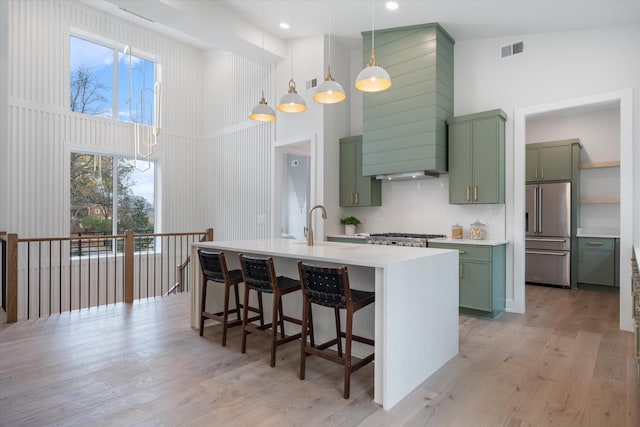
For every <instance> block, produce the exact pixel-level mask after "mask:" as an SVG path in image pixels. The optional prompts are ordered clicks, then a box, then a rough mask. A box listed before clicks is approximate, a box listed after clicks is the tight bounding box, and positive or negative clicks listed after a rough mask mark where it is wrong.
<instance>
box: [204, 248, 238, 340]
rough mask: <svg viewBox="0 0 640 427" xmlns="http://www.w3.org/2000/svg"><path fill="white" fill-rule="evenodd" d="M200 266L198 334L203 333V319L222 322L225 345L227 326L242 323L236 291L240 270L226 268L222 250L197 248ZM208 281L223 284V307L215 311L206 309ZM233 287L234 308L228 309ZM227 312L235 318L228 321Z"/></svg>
mask: <svg viewBox="0 0 640 427" xmlns="http://www.w3.org/2000/svg"><path fill="white" fill-rule="evenodd" d="M198 257H199V259H200V268H201V270H202V294H201V298H202V300H201V309H200V336H202V335H203V333H204V320H205V319H213V320H217V321H218V322H220V323H221V324H222V345H223V346H226V345H227V328H230V327H232V326H239V325H242V316H241V311H240V310H241V308H242V305H240V297H239V293H238V283H240V282H242V271H240V269H237V270H231V271H229V270H228V269H227V262H226V260H225V257H224V253H223V252H216V251H207V250H204V249H200V250H198ZM209 282H214V283H221V284H224V301H223V309H222V311H219V312H217V313H210V312H208V311H206V301H207V287H208V284H209ZM231 288H233V292H234V296H235V303H236V304H235V308H233V309H231V310H229V289H231ZM229 314H235V315H236V320H234V321H231V322H230V321H229Z"/></svg>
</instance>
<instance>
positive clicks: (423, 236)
mask: <svg viewBox="0 0 640 427" xmlns="http://www.w3.org/2000/svg"><path fill="white" fill-rule="evenodd" d="M370 236H371V237H404V238H408V239H436V238H439V237H447V236H445V235H444V234H413V233H372V234H370Z"/></svg>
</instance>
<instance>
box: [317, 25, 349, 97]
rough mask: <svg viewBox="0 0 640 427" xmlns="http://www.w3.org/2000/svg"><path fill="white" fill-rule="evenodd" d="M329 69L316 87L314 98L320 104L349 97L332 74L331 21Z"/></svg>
mask: <svg viewBox="0 0 640 427" xmlns="http://www.w3.org/2000/svg"><path fill="white" fill-rule="evenodd" d="M327 68H328V70H327V77H325V78H324V81H323V82H322V83H320V84H319V85H318V87H317V88H316V93H315V95H313V99H314V101H316V102H319V103H320V104H336V103H338V102H342V101H344V100H345V99H346V98H347V95H346V94H345V93H344V89H342V86H341V85H340V83H338V82H337V81H335V80H334V79H333V76H332V75H331V23H329V65H328V67H327Z"/></svg>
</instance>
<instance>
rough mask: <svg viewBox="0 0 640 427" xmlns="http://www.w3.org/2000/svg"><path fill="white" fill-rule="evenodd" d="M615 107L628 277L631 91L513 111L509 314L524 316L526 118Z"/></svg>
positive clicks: (626, 273) (624, 287) (626, 318)
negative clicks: (569, 110) (618, 112)
mask: <svg viewBox="0 0 640 427" xmlns="http://www.w3.org/2000/svg"><path fill="white" fill-rule="evenodd" d="M616 103H617V104H618V105H619V107H620V277H621V278H627V277H630V276H631V264H630V263H629V259H631V251H632V247H633V236H634V230H633V216H634V215H633V212H634V193H633V90H632V89H631V88H625V89H620V90H616V91H611V92H604V93H600V94H595V95H588V96H583V97H578V98H572V99H567V100H562V101H554V102H550V103H545V104H540V105H533V106H528V107H522V108H515V109H514V125H513V126H514V130H513V132H514V144H513V145H514V146H513V160H514V163H513V164H514V165H522V167H514V176H513V203H512V204H511V212H510V214H509V212H507V221H508V222H510V223H511V224H508V225H507V239H508V240H510V241H511V242H513V272H512V273H513V276H512V280H513V282H512V283H513V299H512V300H511V301H509V302H508V308H509V311H513V312H518V313H524V311H525V281H524V265H525V255H524V215H523V212H524V209H525V206H524V204H525V196H524V188H525V173H524V169H525V168H524V165H525V161H526V150H525V144H526V121H527V117H529V116H534V115H539V114H544V113H550V112H554V111H559V110H566V109H570V108H576V109H580V108H581V107H586V106H592V105H598V104H616ZM620 329H622V330H625V331H631V330H632V329H633V317H632V312H631V282H630V281H629V280H624V279H623V280H621V281H620Z"/></svg>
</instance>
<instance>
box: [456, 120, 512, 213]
mask: <svg viewBox="0 0 640 427" xmlns="http://www.w3.org/2000/svg"><path fill="white" fill-rule="evenodd" d="M506 119H507V115H506V113H505V112H504V111H502V110H492V111H487V112H484V113H477V114H470V115H467V116H460V117H455V118H453V119H451V120H449V203H452V204H472V203H504V185H505V184H504V180H505V178H504V144H505V121H506Z"/></svg>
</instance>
